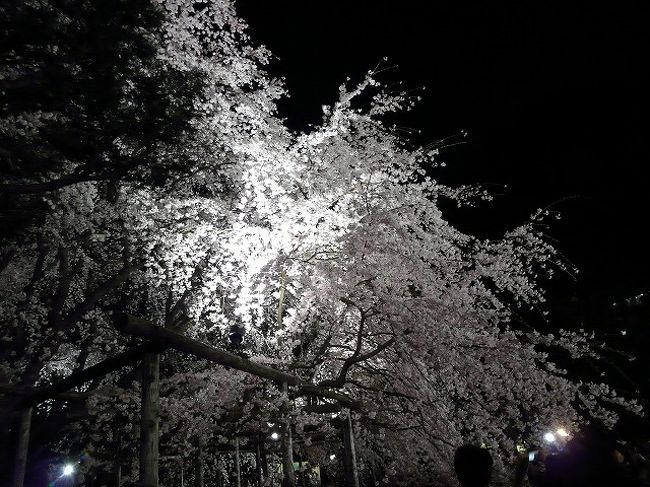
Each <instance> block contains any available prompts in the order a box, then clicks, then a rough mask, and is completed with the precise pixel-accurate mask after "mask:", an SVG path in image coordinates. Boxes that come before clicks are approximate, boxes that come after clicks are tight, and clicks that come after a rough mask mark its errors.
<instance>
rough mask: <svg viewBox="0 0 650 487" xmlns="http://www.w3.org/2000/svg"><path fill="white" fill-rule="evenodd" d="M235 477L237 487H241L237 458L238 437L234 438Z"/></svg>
mask: <svg viewBox="0 0 650 487" xmlns="http://www.w3.org/2000/svg"><path fill="white" fill-rule="evenodd" d="M235 475H236V477H237V487H241V460H240V458H239V436H235Z"/></svg>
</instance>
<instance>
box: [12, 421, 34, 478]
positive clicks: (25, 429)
mask: <svg viewBox="0 0 650 487" xmlns="http://www.w3.org/2000/svg"><path fill="white" fill-rule="evenodd" d="M31 426H32V408H26V409H23V410H22V411H21V412H20V423H19V430H18V445H17V447H16V458H15V462H14V478H13V487H23V483H24V482H25V470H26V467H27V451H28V450H29V431H30V429H31Z"/></svg>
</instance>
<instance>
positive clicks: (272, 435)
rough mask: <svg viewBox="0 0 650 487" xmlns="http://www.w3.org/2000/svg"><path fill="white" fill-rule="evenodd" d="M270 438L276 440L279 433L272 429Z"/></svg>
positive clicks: (278, 437)
mask: <svg viewBox="0 0 650 487" xmlns="http://www.w3.org/2000/svg"><path fill="white" fill-rule="evenodd" d="M271 439H272V440H273V441H278V440H279V439H280V435H279V434H278V433H276V432H275V431H274V432H273V433H271Z"/></svg>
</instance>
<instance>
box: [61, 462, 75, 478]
mask: <svg viewBox="0 0 650 487" xmlns="http://www.w3.org/2000/svg"><path fill="white" fill-rule="evenodd" d="M73 473H74V466H72V465H70V464H68V465H65V466H64V467H63V475H66V476H68V475H72V474H73Z"/></svg>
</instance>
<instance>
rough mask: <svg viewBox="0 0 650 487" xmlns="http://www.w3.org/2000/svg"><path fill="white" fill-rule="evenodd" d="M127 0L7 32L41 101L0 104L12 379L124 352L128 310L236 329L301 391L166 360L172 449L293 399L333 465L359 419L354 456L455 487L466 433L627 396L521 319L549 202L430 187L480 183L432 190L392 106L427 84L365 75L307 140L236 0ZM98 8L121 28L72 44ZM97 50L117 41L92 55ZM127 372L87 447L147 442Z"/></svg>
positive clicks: (475, 435) (543, 272)
mask: <svg viewBox="0 0 650 487" xmlns="http://www.w3.org/2000/svg"><path fill="white" fill-rule="evenodd" d="M115 4H116V5H115V9H114V12H113V11H112V10H110V9H109V11H105V10H104V8H105V7H103V6H101V7H100V6H96V5H94V4H91V3H87V2H83V1H81V0H79V1H76V2H72V1H71V2H67V3H65V6H66V8H67V9H68V10H56V9H55V7H54V6H53V5H54V4H50V3H49V2H33V3H32V2H27V3H25V6H24V7H16V10H15V11H14V12H13V15H15V16H17V18H19V19H20V20H21V22H22V23H23V24H24V23H30V22H36V21H38V22H40V23H41V24H42V23H45V25H50V27H49V28H48V29H46V30H44V31H43V33H41V34H39V35H41V36H43V37H42V38H40V37H39V38H37V39H36V40H30V41H29V42H33V43H35V44H33V45H35V46H38V48H36V47H34V48H32V47H29V46H32V44H29V42H28V41H25V40H24V39H23V38H22V37H21V36H19V35H18V34H16V33H14V34H15V35H14V36H13V37H11V39H12V43H13V44H12V45H13V46H18V47H12V48H11V49H13V50H10V52H9V55H8V57H7V59H8V60H9V61H10V62H11V63H12V66H13V67H12V68H11V69H9V71H5V72H3V75H4V80H5V83H6V84H7V87H8V89H11V90H13V93H17V94H21V93H24V92H23V91H21V90H22V89H23V88H21V87H22V86H23V85H24V84H25V83H27V86H29V89H30V90H32V91H33V92H34V93H35V96H34V99H33V100H31V101H29V102H25V103H19V102H16V101H14V102H12V103H10V104H8V105H6V106H5V107H4V108H3V110H4V111H3V112H2V116H3V120H2V123H1V124H0V136H1V137H2V140H3V141H4V142H6V144H5V147H6V148H5V149H3V150H4V152H3V154H2V157H3V161H4V162H3V164H5V165H6V167H7V171H8V172H7V175H8V178H7V183H6V184H4V186H0V192H3V194H4V195H5V198H9V199H11V201H12V202H14V203H16V204H24V205H27V203H29V204H31V208H36V210H35V211H32V212H31V213H30V214H32V215H37V216H38V218H35V219H33V220H28V221H26V223H25V224H24V226H23V228H22V229H21V231H19V232H18V231H17V232H14V233H13V234H12V235H11V236H10V237H9V238H7V239H5V240H3V241H2V248H1V251H2V280H1V282H0V286H1V288H0V296H1V298H0V299H2V306H1V307H0V316H1V319H2V322H3V323H4V324H6V325H5V326H6V328H7V330H8V333H7V334H6V336H7V338H6V339H5V340H4V341H3V343H2V346H1V347H0V377H1V378H2V380H7V381H11V382H18V383H23V384H29V385H38V384H42V383H44V382H47V381H50V380H55V379H56V378H58V377H61V376H65V375H67V374H69V373H70V372H72V371H75V370H80V369H83V368H85V367H87V366H89V365H90V364H92V363H96V362H97V361H99V360H101V359H102V358H104V357H106V356H109V355H112V354H114V353H116V352H117V351H120V350H123V349H124V348H125V347H127V346H129V339H128V338H127V337H123V336H120V335H119V333H117V332H116V331H115V329H114V328H113V326H112V320H113V316H114V313H116V312H120V313H121V312H130V313H132V314H135V315H139V316H141V317H143V318H146V319H148V320H150V321H152V322H154V323H156V324H158V325H160V326H166V327H172V328H175V329H176V330H178V331H180V332H182V333H184V334H186V335H188V336H191V337H193V338H197V339H200V340H202V341H204V342H205V343H209V344H212V345H214V346H217V347H223V346H225V344H226V337H227V335H228V333H229V331H230V330H231V327H233V326H234V327H237V328H238V329H242V330H244V344H243V346H242V347H240V348H239V349H238V352H239V353H244V354H245V355H246V356H247V357H249V358H251V359H253V360H255V361H259V362H263V363H266V364H271V365H274V366H276V367H278V368H282V369H285V370H290V371H292V372H293V373H296V374H298V375H300V377H301V378H302V380H303V384H302V385H300V386H298V387H295V388H293V389H291V390H290V391H289V396H288V397H287V396H284V395H283V394H281V393H280V391H279V390H278V389H277V388H276V387H275V386H274V385H273V384H269V383H267V382H264V381H262V380H259V379H254V378H251V377H249V376H246V375H244V374H241V373H234V372H233V371H232V370H227V369H223V368H218V367H214V366H211V365H210V364H208V363H207V362H203V361H195V360H187V359H185V358H182V357H179V356H177V355H174V354H173V353H169V354H167V355H166V356H165V361H164V364H165V365H164V366H163V378H162V381H161V382H162V385H161V390H162V398H161V406H162V418H163V427H162V431H163V437H162V441H163V446H164V447H165V448H167V450H168V451H170V452H174V453H178V452H179V451H180V452H182V451H186V452H187V451H188V446H190V445H193V444H195V442H196V441H197V438H201V439H202V440H205V441H206V442H207V447H206V451H211V452H212V453H213V454H216V451H217V448H218V445H219V444H223V443H226V442H229V441H230V442H231V441H233V439H234V437H235V436H237V435H247V434H251V435H255V434H260V435H265V434H268V432H269V431H270V429H271V428H272V427H274V426H275V425H277V424H278V423H279V422H280V421H281V420H282V418H281V412H282V414H289V415H290V416H291V418H292V422H293V424H294V430H295V433H296V435H297V439H298V440H299V448H300V449H301V451H302V452H303V453H304V454H305V455H307V456H309V457H311V458H313V459H315V460H318V461H321V462H323V461H324V460H323V459H327V458H328V457H329V453H330V452H331V450H332V443H330V442H328V440H331V439H332V437H335V435H336V429H337V428H339V427H340V422H341V418H345V417H346V415H347V414H351V415H352V418H353V420H354V425H355V428H356V429H355V433H356V436H357V443H358V444H357V447H358V455H359V457H360V459H362V465H361V466H362V467H363V468H362V471H363V475H366V476H368V477H374V478H378V479H379V478H384V477H392V478H400V477H402V478H405V479H410V480H411V481H415V482H422V481H425V480H431V479H433V478H437V479H438V480H439V481H440V482H446V481H448V480H449V479H450V478H451V477H450V458H451V455H452V452H453V449H454V447H456V446H458V445H459V444H460V443H462V442H465V441H474V442H479V443H484V444H485V445H486V446H488V447H490V448H492V449H493V451H494V452H495V453H497V452H501V453H505V452H509V451H513V450H514V448H513V446H514V444H515V443H516V442H520V441H525V440H526V439H527V438H530V437H531V436H532V437H534V436H535V435H538V434H539V433H540V432H541V431H542V430H543V429H545V428H547V427H551V426H564V427H567V425H569V424H573V423H574V422H579V421H580V420H581V418H582V417H583V416H584V415H591V416H596V417H599V418H603V419H605V420H606V421H609V422H612V421H614V420H615V416H614V415H613V413H612V412H611V409H609V408H608V407H607V402H610V403H616V404H625V405H627V406H628V407H633V405H632V404H629V403H625V402H624V401H622V400H621V399H619V398H618V397H617V396H616V394H615V392H614V391H611V390H609V389H608V388H607V387H606V386H605V385H602V384H591V383H575V382H571V381H570V380H569V379H568V378H567V377H566V373H565V372H564V371H562V370H558V368H557V367H556V366H555V365H554V364H553V363H552V361H550V360H549V357H548V355H547V354H546V353H545V352H544V349H543V348H541V347H543V346H548V345H553V346H560V347H564V348H565V349H567V350H569V351H570V352H571V353H572V354H573V355H574V356H579V355H581V354H593V352H592V351H590V349H589V343H588V340H587V338H586V337H585V336H582V335H576V334H568V333H564V332H558V334H557V335H555V336H550V335H549V336H542V335H540V334H538V333H536V332H534V331H532V330H529V329H526V328H523V327H521V326H519V324H518V323H516V320H514V319H513V312H514V311H516V310H517V309H519V308H521V307H531V306H535V305H537V304H539V303H541V302H543V300H544V294H543V292H542V290H541V289H540V287H539V286H540V282H539V280H540V276H550V275H552V273H553V271H554V270H555V269H560V270H563V267H562V264H561V261H560V259H559V258H558V256H557V254H556V252H555V251H554V249H553V248H552V247H551V246H550V245H549V244H548V243H546V241H545V240H544V238H543V236H542V234H541V233H540V231H539V229H538V228H539V227H538V222H539V218H541V215H538V216H536V217H535V218H533V219H532V220H531V222H529V223H526V224H525V225H523V226H521V227H519V228H516V229H514V230H513V231H511V232H508V233H506V234H505V235H504V236H503V237H502V238H501V239H495V240H482V239H479V238H476V237H473V236H471V235H466V234H463V233H462V232H460V231H458V230H456V229H455V228H453V226H451V225H450V224H449V223H448V222H447V221H446V220H445V219H444V215H443V214H442V212H441V210H440V209H439V201H440V200H441V199H443V198H447V199H451V200H454V201H456V202H458V203H459V204H469V203H472V202H474V201H476V200H481V199H482V198H486V197H487V195H485V194H484V193H483V192H482V190H480V189H476V188H459V189H453V188H448V187H445V186H442V185H440V184H438V183H437V182H436V181H435V180H433V179H432V178H431V176H432V174H433V173H434V172H435V167H436V165H437V153H436V152H435V151H432V150H428V149H423V148H413V147H412V146H411V144H410V143H409V142H408V141H404V140H402V139H401V138H400V137H398V136H397V135H396V134H395V132H394V131H393V130H391V128H390V127H388V126H387V125H386V124H385V123H384V122H383V121H382V120H384V119H385V115H386V114H387V113H390V112H393V111H396V110H401V109H409V108H410V107H411V106H412V104H413V103H414V102H415V100H413V99H411V98H409V97H407V96H405V95H403V94H400V93H389V92H387V91H386V90H385V89H384V88H383V87H382V86H381V84H380V83H379V82H378V81H377V80H376V77H375V76H374V74H373V73H370V74H369V75H368V76H367V77H366V78H365V79H364V80H363V81H362V83H361V84H360V85H358V86H356V87H353V88H349V87H347V86H345V85H344V86H342V87H341V90H340V94H339V95H340V96H339V99H338V101H337V102H336V103H335V104H334V105H333V106H331V107H325V109H324V117H323V122H322V124H321V125H320V126H319V127H316V128H314V129H313V130H311V131H310V132H309V133H305V134H293V133H290V132H289V131H287V130H286V129H284V127H283V126H282V123H281V120H279V118H278V117H277V115H276V113H275V100H276V99H277V98H278V97H280V96H282V95H283V91H282V88H281V85H280V84H279V83H278V82H277V81H274V80H271V79H269V78H268V77H267V76H266V75H265V74H264V72H263V71H262V69H260V67H261V65H263V64H264V63H266V62H267V61H268V58H269V53H267V52H266V51H265V50H264V49H260V48H255V47H254V46H252V44H251V43H250V41H249V39H248V37H247V36H246V33H245V25H244V24H243V22H242V21H241V20H240V19H238V18H237V17H236V14H235V11H234V8H233V5H232V4H231V3H230V2H229V1H226V0H211V1H208V2H193V1H188V0H182V1H164V2H162V3H160V4H159V5H158V4H156V5H154V4H149V3H147V2H143V3H138V4H137V8H136V7H133V6H129V7H128V8H127V3H123V2H117V1H116V2H115ZM106 8H108V7H106ZM137 9H140V11H141V13H142V15H143V16H145V17H146V19H148V21H147V23H139V20H137V19H138V17H137V15H135V14H134V12H136V11H138V10H137ZM52 12H57V13H58V14H60V15H58V16H54V17H53V18H50V16H49V14H50V13H52ZM73 12H77V13H79V15H78V16H73V15H72V13H73ZM145 14H146V15H145ZM111 15H113V16H111ZM104 16H106V17H107V18H109V19H111V21H109V22H105V23H104V22H100V21H99V19H100V18H104ZM123 17H124V18H123ZM34 19H37V20H34ZM41 24H39V25H41ZM136 24H137V25H136ZM20 25H22V24H20ZM91 27H92V28H93V29H94V28H97V29H99V30H98V31H97V32H100V33H101V32H104V31H103V30H102V29H104V28H105V29H107V30H106V32H105V33H106V35H107V36H108V35H109V34H110V36H112V37H110V38H111V39H113V38H114V39H118V40H120V42H119V43H117V44H110V43H107V42H103V41H101V39H103V38H102V37H101V36H98V37H97V38H93V39H95V41H96V43H97V45H95V44H93V43H91V44H83V42H82V41H83V40H84V39H85V36H87V35H89V34H88V31H89V30H90V29H91ZM93 32H94V31H93ZM50 34H51V36H53V37H52V38H56V39H61V40H60V41H58V42H57V43H53V41H52V39H50V37H48V36H50ZM25 35H27V34H25ZM30 35H36V34H30ZM79 36H81V37H79ZM100 41H101V42H100ZM55 45H56V46H59V47H57V48H56V49H55V48H54V47H53V46H55ZM84 45H85V46H86V47H85V48H84ZM111 45H113V46H115V45H119V46H121V47H120V48H119V49H117V48H115V49H117V50H116V51H114V50H111V49H112V48H111ZM93 46H94V47H93ZM94 48H97V49H98V50H99V52H101V53H103V54H102V56H103V57H98V58H96V59H95V58H94V57H93V56H92V53H88V52H85V51H84V52H81V51H83V49H94ZM20 49H23V50H26V51H27V52H29V53H30V55H29V56H27V57H24V56H23V55H22V54H20V52H21V51H20ZM30 56H31V57H30ZM59 56H60V57H59ZM88 57H90V58H93V62H92V63H91V64H90V65H89V66H90V67H85V66H82V65H81V62H80V61H81V60H83V59H86V58H88ZM70 59H74V60H75V62H77V63H78V64H79V66H77V65H76V64H70V61H69V60H70ZM102 59H104V61H101V60H102ZM107 59H108V60H112V62H111V63H109V62H105V61H106V60H107ZM93 63H94V64H93ZM57 66H58V67H59V68H60V69H58V68H57V69H56V70H54V68H55V67H57ZM75 66H76V67H75ZM50 69H52V70H54V71H55V73H54V74H52V75H51V76H54V75H56V76H58V77H55V78H54V79H56V80H63V81H61V87H57V89H61V90H64V89H67V90H71V88H70V87H71V86H73V85H74V83H73V81H74V79H75V76H77V75H79V76H80V79H81V80H84V82H83V83H81V89H80V90H79V91H78V92H76V91H75V92H74V93H73V95H74V96H76V97H78V100H77V98H74V97H73V99H72V102H71V103H69V104H65V103H62V98H64V95H62V94H56V93H54V92H53V91H52V90H54V87H53V86H51V85H50V84H48V82H47V80H48V79H49V78H48V77H47V76H50V75H49V74H48V75H47V76H45V74H43V76H42V77H39V76H40V75H39V76H35V75H34V74H33V73H34V72H38V73H46V72H49V71H48V70H50ZM41 78H44V79H45V80H46V81H38V80H40V79H41ZM21 80H22V81H21ZM66 83H67V84H68V85H70V86H67V85H66ZM66 86H67V87H66ZM105 86H110V87H112V88H111V90H109V91H107V92H104V91H103V87H105ZM98 91H100V92H101V100H102V103H99V101H98V100H99V99H98V100H95V99H94V98H93V96H92V93H96V92H98ZM53 93H54V94H53ZM54 95H56V96H54ZM71 96H72V95H71ZM98 96H99V95H98ZM41 99H42V100H41ZM39 100H41V101H39ZM363 100H370V102H369V104H368V102H367V101H366V104H365V105H364V103H363ZM39 104H40V105H39ZM68 105H69V106H68ZM134 124H136V125H142V126H143V127H144V128H145V129H146V130H145V131H138V130H133V126H134ZM89 131H90V132H89ZM59 133H60V134H62V135H61V137H59V136H56V134H59ZM87 133H92V134H96V135H97V136H96V137H95V136H92V135H88V136H86V134H87ZM70 139H79V140H80V141H81V145H80V148H77V149H79V150H77V149H75V148H73V147H70V146H69V144H68V142H66V141H69V140H70ZM73 149H74V150H73ZM26 194H31V195H32V196H26ZM34 195H35V196H34ZM38 208H41V210H38ZM4 216H5V218H7V221H8V220H9V218H8V217H7V213H5V214H4ZM14 220H15V219H14ZM136 381H137V376H136V374H134V372H133V370H131V369H125V370H124V371H122V372H120V373H115V374H111V375H109V376H107V377H106V378H104V379H103V380H99V381H96V383H94V384H91V385H90V388H91V389H93V390H94V391H95V394H94V395H93V396H92V398H91V399H90V400H89V413H90V415H91V419H90V420H88V421H87V422H86V423H83V424H82V426H81V427H79V426H78V427H77V430H76V434H75V435H74V436H75V437H77V438H80V440H81V441H82V442H83V444H84V447H85V448H90V450H89V451H92V452H93V455H94V456H95V458H96V460H98V461H111V460H113V459H114V458H112V457H111V455H112V453H114V452H115V451H120V452H123V454H124V455H125V456H126V455H128V452H129V451H133V448H134V440H135V434H134V424H135V414H136V411H137V399H136V398H137V395H138V390H137V389H138V386H137V384H135V385H134V382H136ZM323 396H327V398H323ZM319 397H320V398H319ZM334 398H338V401H337V400H336V399H334ZM287 401H289V402H288V405H287ZM323 412H327V414H323ZM269 425H271V426H269ZM86 433H87V434H86ZM210 449H212V450H210ZM504 458H505V457H504Z"/></svg>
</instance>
